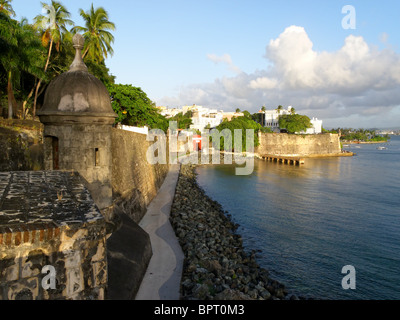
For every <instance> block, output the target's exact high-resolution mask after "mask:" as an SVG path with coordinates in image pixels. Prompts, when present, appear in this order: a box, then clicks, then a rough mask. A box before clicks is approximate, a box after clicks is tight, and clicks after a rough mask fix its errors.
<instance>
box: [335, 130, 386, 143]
mask: <svg viewBox="0 0 400 320" xmlns="http://www.w3.org/2000/svg"><path fill="white" fill-rule="evenodd" d="M327 132H330V133H339V132H340V134H341V137H340V139H341V140H344V141H363V142H368V141H376V142H380V141H388V139H390V137H389V136H388V135H384V136H381V135H379V134H377V133H376V130H374V129H372V130H371V129H362V128H360V129H352V128H337V129H332V130H330V131H327Z"/></svg>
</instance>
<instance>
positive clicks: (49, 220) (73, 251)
mask: <svg viewBox="0 0 400 320" xmlns="http://www.w3.org/2000/svg"><path fill="white" fill-rule="evenodd" d="M106 236H107V234H106V224H105V220H104V218H103V216H102V214H101V213H100V211H99V210H98V208H97V207H96V205H95V204H94V202H93V200H92V198H91V196H90V193H89V191H88V190H87V189H86V188H85V187H84V184H83V181H82V179H81V177H80V176H79V174H77V173H75V172H61V171H35V172H30V171H26V172H4V173H0V280H1V281H0V300H19V299H33V300H42V299H104V297H105V294H106V288H107V256H106V250H105V248H106V246H105V244H106ZM47 265H50V266H52V267H54V268H55V271H56V288H55V289H48V290H44V288H43V286H42V280H43V277H44V276H45V275H46V274H42V269H43V267H44V266H47Z"/></svg>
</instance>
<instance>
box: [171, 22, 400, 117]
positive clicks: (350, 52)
mask: <svg viewBox="0 0 400 320" xmlns="http://www.w3.org/2000/svg"><path fill="white" fill-rule="evenodd" d="M385 40H387V37H386V39H385ZM207 57H208V59H209V60H211V61H213V62H214V63H224V64H226V65H227V66H228V67H229V68H230V69H231V70H232V71H235V72H236V75H235V76H233V77H224V78H221V79H216V80H215V81H214V82H213V83H207V84H197V85H193V84H192V85H189V86H187V87H185V88H182V89H181V91H180V95H179V97H177V99H176V101H179V102H180V103H181V104H182V105H185V104H187V103H188V102H186V101H185V99H187V98H188V97H191V98H192V100H190V103H196V104H198V105H204V106H209V107H217V108H219V109H224V110H227V111H229V110H234V109H235V108H238V107H239V108H240V109H242V110H248V111H250V112H256V111H258V110H259V108H260V107H261V106H263V105H265V106H267V107H271V108H276V106H278V105H279V104H281V105H287V106H288V105H292V106H294V107H295V108H296V110H297V111H298V112H301V113H303V114H308V115H309V116H318V117H319V118H322V119H325V120H326V119H334V118H343V117H348V116H355V115H359V116H360V117H362V116H369V117H374V116H375V117H380V116H382V117H384V115H385V114H386V113H388V112H390V110H392V109H393V110H395V109H396V107H397V106H399V105H400V55H399V54H398V53H396V52H395V51H394V50H392V49H390V47H386V48H385V49H381V50H379V49H378V48H377V47H376V46H372V45H369V44H368V43H367V42H366V41H365V39H364V38H363V37H361V36H354V35H349V36H348V37H346V38H345V39H344V43H343V46H342V47H341V48H340V49H338V50H337V51H333V52H327V51H316V50H314V48H313V42H312V40H311V39H310V38H309V36H308V34H307V32H306V30H305V29H304V28H303V27H299V26H290V27H288V28H286V29H285V30H284V31H283V32H282V33H281V34H280V35H279V36H278V37H277V38H276V39H272V40H270V41H269V43H268V44H267V46H266V51H265V58H266V59H267V60H268V61H267V63H266V66H265V68H264V70H258V71H256V72H254V73H251V74H247V73H244V72H240V69H239V68H238V67H236V66H235V65H234V64H233V62H232V59H231V56H230V55H228V54H224V55H222V56H217V55H215V54H209V55H208V56H207ZM267 66H268V67H267ZM195 97H196V98H198V100H196V101H193V99H194V98H195ZM397 109H398V108H397ZM385 112H386V113H385ZM371 119H372V120H373V118H371ZM372 120H371V121H372ZM397 120H398V121H400V116H399V118H398V119H397ZM379 121H380V122H382V123H383V122H384V119H383V118H380V120H379ZM372 122H373V121H372Z"/></svg>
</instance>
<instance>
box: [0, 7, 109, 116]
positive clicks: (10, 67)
mask: <svg viewBox="0 0 400 320" xmlns="http://www.w3.org/2000/svg"><path fill="white" fill-rule="evenodd" d="M42 7H43V9H44V10H43V13H44V14H40V13H39V12H38V15H37V16H36V17H35V19H34V21H33V23H32V24H29V23H27V21H26V19H22V20H21V21H17V20H15V19H14V18H13V16H15V12H14V11H13V9H12V5H11V1H6V0H4V1H1V3H0V116H4V117H10V118H15V117H18V118H25V117H26V116H27V115H28V114H29V113H30V116H31V117H32V116H33V117H34V116H35V114H36V105H37V107H38V108H39V107H40V105H41V103H42V102H43V98H44V92H45V89H46V87H47V85H48V83H49V82H50V81H51V80H52V79H54V78H55V77H56V76H58V75H60V74H61V73H64V72H66V71H68V69H69V67H70V65H71V63H72V61H73V59H74V56H75V49H74V48H73V45H72V36H73V32H76V31H83V32H84V37H85V40H86V41H85V49H84V61H85V63H86V65H87V67H88V69H89V72H91V73H92V74H93V75H94V76H96V77H97V78H99V79H100V80H101V81H102V82H103V83H104V84H105V85H111V84H113V83H114V79H115V77H114V76H113V75H111V74H110V72H109V69H108V68H107V67H106V65H105V59H104V57H107V54H112V52H113V50H112V47H111V44H112V43H113V41H114V38H113V36H112V34H111V33H110V32H109V30H114V29H115V25H114V24H113V23H112V22H110V21H109V20H108V14H107V12H106V11H105V10H104V9H103V8H102V7H100V8H96V9H94V8H93V5H92V6H91V9H90V10H89V11H87V12H84V11H83V10H82V9H80V12H81V15H82V17H83V18H84V22H85V23H86V25H85V26H84V27H79V26H76V27H75V29H71V30H68V28H69V27H71V26H74V22H73V21H72V20H70V12H69V11H68V10H67V8H66V7H65V6H64V5H63V4H62V3H61V2H58V1H55V0H51V1H49V3H48V4H46V3H42ZM86 18H87V19H86ZM93 21H94V22H93ZM92 26H93V28H92ZM88 32H89V33H90V35H89V34H88ZM20 106H22V108H21V107H20ZM18 108H19V109H18Z"/></svg>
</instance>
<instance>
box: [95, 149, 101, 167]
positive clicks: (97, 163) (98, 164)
mask: <svg viewBox="0 0 400 320" xmlns="http://www.w3.org/2000/svg"><path fill="white" fill-rule="evenodd" d="M94 166H95V167H99V166H100V151H99V148H95V149H94Z"/></svg>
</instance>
